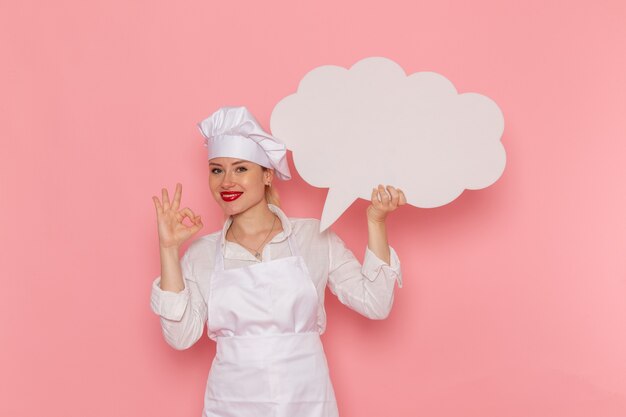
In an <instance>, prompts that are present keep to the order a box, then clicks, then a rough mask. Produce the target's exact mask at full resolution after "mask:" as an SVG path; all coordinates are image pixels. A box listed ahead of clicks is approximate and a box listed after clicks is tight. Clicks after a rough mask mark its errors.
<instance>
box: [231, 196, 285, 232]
mask: <svg viewBox="0 0 626 417" xmlns="http://www.w3.org/2000/svg"><path fill="white" fill-rule="evenodd" d="M274 216H275V214H274V213H273V212H272V211H271V210H270V209H269V207H268V206H267V202H266V201H265V200H262V201H261V202H260V203H259V204H257V205H255V206H252V207H250V208H249V209H248V210H246V211H244V212H242V213H238V214H235V215H233V216H232V218H233V222H232V224H231V225H230V229H235V233H237V236H246V235H256V234H261V233H267V231H268V230H269V229H270V227H272V222H273V221H274ZM276 223H278V224H280V222H278V221H277V222H276ZM274 228H276V225H275V227H274Z"/></svg>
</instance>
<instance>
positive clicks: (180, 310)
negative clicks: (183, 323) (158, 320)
mask: <svg viewBox="0 0 626 417" xmlns="http://www.w3.org/2000/svg"><path fill="white" fill-rule="evenodd" d="M160 284H161V277H160V276H159V277H157V278H156V279H155V280H154V282H153V283H152V293H151V294H150V307H151V308H152V311H154V312H155V313H156V314H158V315H159V316H161V317H163V318H165V319H168V320H174V321H180V320H181V319H182V318H183V314H184V313H185V309H186V308H187V303H188V302H189V290H188V289H187V287H186V286H185V288H184V289H183V290H182V291H180V292H173V291H164V290H162V289H161V286H160Z"/></svg>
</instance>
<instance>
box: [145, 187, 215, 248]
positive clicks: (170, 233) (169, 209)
mask: <svg viewBox="0 0 626 417" xmlns="http://www.w3.org/2000/svg"><path fill="white" fill-rule="evenodd" d="M161 192H162V195H163V196H162V199H163V203H162V204H161V202H160V201H159V199H158V198H157V197H156V196H152V201H154V207H155V208H156V212H157V223H158V226H159V244H160V245H161V248H162V249H165V248H170V247H176V248H179V247H180V246H181V245H182V244H183V242H184V241H186V240H187V239H189V238H190V237H191V236H192V235H193V234H194V233H196V232H197V231H198V230H200V229H202V226H203V225H202V221H201V220H200V216H196V215H195V214H194V213H193V211H191V209H190V208H188V207H185V208H184V209H182V210H179V209H178V207H179V206H180V197H181V195H182V193H183V186H182V184H180V183H176V191H175V192H174V201H172V203H171V204H170V199H169V196H168V195H167V189H165V188H163V189H162V190H161ZM185 217H188V218H189V220H191V222H192V223H193V225H191V226H187V225H185V224H184V223H183V219H184V218H185Z"/></svg>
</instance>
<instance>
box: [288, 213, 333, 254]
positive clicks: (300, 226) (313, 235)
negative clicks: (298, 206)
mask: <svg viewBox="0 0 626 417" xmlns="http://www.w3.org/2000/svg"><path fill="white" fill-rule="evenodd" d="M289 221H290V222H291V230H292V233H293V234H294V236H295V237H296V239H297V241H298V243H300V244H301V245H302V246H313V247H319V246H322V247H325V246H326V245H327V243H328V233H329V229H326V230H324V231H323V232H320V221H319V219H314V218H308V217H295V218H294V217H290V218H289Z"/></svg>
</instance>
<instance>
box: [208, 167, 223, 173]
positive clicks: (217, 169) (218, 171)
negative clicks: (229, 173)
mask: <svg viewBox="0 0 626 417" xmlns="http://www.w3.org/2000/svg"><path fill="white" fill-rule="evenodd" d="M221 172H222V170H221V169H220V168H213V169H212V170H211V173H213V174H220V173H221Z"/></svg>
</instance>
